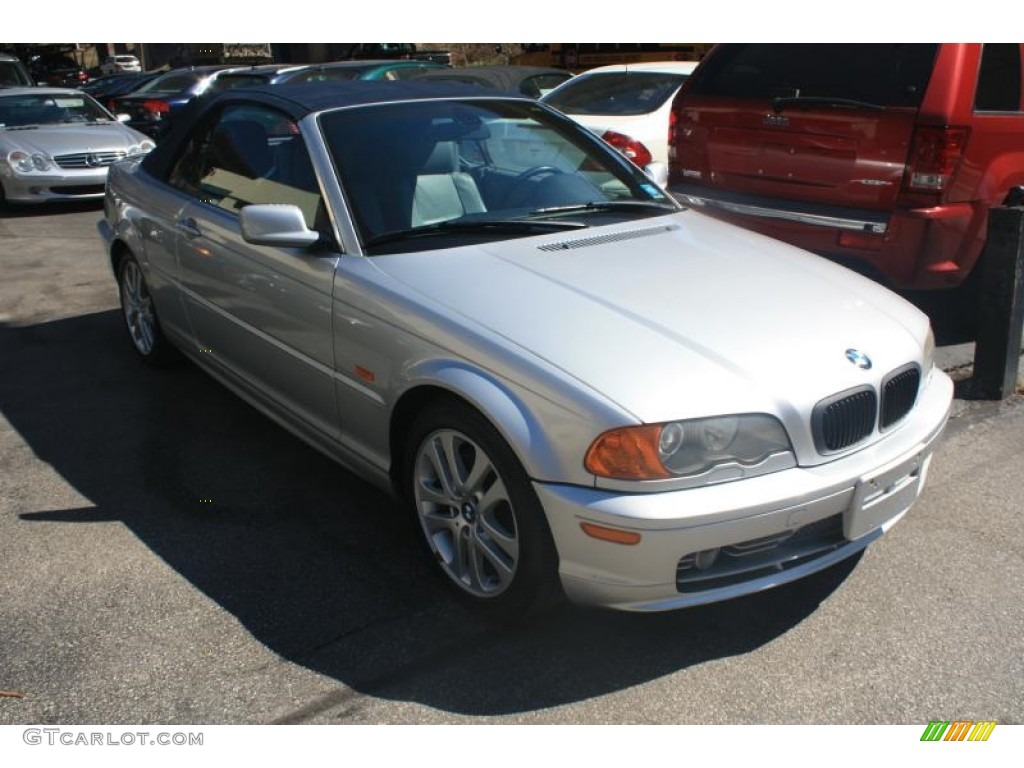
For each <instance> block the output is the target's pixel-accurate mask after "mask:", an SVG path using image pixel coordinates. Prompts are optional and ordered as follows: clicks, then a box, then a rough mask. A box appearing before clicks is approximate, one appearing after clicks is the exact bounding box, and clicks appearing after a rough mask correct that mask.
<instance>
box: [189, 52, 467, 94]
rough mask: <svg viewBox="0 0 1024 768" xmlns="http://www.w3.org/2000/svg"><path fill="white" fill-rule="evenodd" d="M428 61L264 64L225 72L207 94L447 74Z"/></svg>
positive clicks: (444, 68)
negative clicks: (438, 71)
mask: <svg viewBox="0 0 1024 768" xmlns="http://www.w3.org/2000/svg"><path fill="white" fill-rule="evenodd" d="M446 69H448V67H447V66H445V65H444V64H436V63H434V62H431V61H412V60H405V59H403V60H399V61H333V62H328V63H326V64H263V65H260V66H255V67H245V68H243V69H236V70H234V71H232V72H225V73H224V74H223V75H221V76H220V77H218V78H217V80H216V82H214V83H213V85H211V86H210V89H209V91H208V92H209V93H217V92H220V91H228V90H231V89H233V88H242V87H248V86H253V85H279V84H282V83H321V82H326V81H328V80H408V79H409V78H412V77H416V76H417V75H420V74H422V73H424V72H431V71H435V70H446Z"/></svg>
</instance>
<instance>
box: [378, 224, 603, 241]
mask: <svg viewBox="0 0 1024 768" xmlns="http://www.w3.org/2000/svg"><path fill="white" fill-rule="evenodd" d="M586 226H587V225H586V224H583V223H582V222H578V221H536V220H532V219H450V220H448V221H439V222H437V223H436V224H425V225H423V226H421V227H410V228H409V229H399V230H395V231H393V232H384V233H383V234H380V235H376V236H374V237H371V238H370V239H369V240H367V241H366V242H365V243H364V245H365V246H366V247H367V248H372V247H373V246H375V245H382V244H384V243H393V242H397V241H399V240H409V239H412V238H416V237H430V236H431V235H440V234H450V233H452V232H468V233H481V234H492V233H493V234H502V233H505V232H511V233H524V232H532V231H536V230H539V229H540V230H544V229H549V230H561V229H584V228H586Z"/></svg>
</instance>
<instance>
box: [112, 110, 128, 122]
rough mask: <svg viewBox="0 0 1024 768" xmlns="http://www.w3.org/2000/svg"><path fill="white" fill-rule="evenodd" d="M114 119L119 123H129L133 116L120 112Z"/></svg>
mask: <svg viewBox="0 0 1024 768" xmlns="http://www.w3.org/2000/svg"><path fill="white" fill-rule="evenodd" d="M114 117H116V118H117V122H119V123H127V122H128V121H129V120H131V119H132V116H131V115H126V114H125V113H124V112H118V113H117V114H116V115H114Z"/></svg>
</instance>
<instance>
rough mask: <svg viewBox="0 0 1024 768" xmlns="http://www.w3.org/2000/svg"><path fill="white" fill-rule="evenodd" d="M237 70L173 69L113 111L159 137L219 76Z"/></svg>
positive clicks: (119, 101)
mask: <svg viewBox="0 0 1024 768" xmlns="http://www.w3.org/2000/svg"><path fill="white" fill-rule="evenodd" d="M229 69H233V67H228V66H223V65H211V66H205V67H185V68H182V69H172V70H171V71H170V72H165V73H163V74H162V75H160V77H157V78H155V79H153V80H150V81H149V82H148V83H146V84H145V85H144V86H142V87H141V88H139V89H138V90H136V91H133V92H132V93H129V94H127V95H125V96H121V97H118V98H115V99H114V103H113V105H112V106H111V109H112V111H113V112H115V113H117V114H126V115H128V116H129V120H128V125H129V126H131V127H132V128H134V129H135V130H137V131H142V132H143V133H145V134H147V135H149V136H153V137H158V136H160V135H162V134H163V133H165V132H166V131H167V126H168V123H169V122H170V120H171V118H172V117H173V116H174V114H175V113H176V112H177V111H178V110H179V109H181V108H182V107H183V106H185V105H186V104H188V103H189V102H190V101H192V99H194V98H195V97H196V96H201V95H202V94H204V93H205V92H206V91H207V89H208V88H209V87H210V86H211V85H212V84H213V82H214V80H215V79H216V78H217V76H218V75H219V74H220V73H222V72H226V71H227V70H229Z"/></svg>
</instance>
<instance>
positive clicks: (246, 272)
mask: <svg viewBox="0 0 1024 768" xmlns="http://www.w3.org/2000/svg"><path fill="white" fill-rule="evenodd" d="M100 230H101V233H102V235H103V238H104V241H105V246H106V254H107V257H108V258H109V260H110V264H111V267H112V269H113V273H114V275H115V276H116V279H117V282H118V285H119V287H120V295H121V304H122V308H123V316H124V323H125V328H126V329H127V336H128V338H129V339H130V340H131V344H132V345H133V347H134V349H135V351H136V352H137V353H138V355H139V356H140V357H141V358H142V360H143V361H144V362H146V363H150V364H153V365H162V364H164V363H166V362H167V361H168V360H170V359H172V358H173V357H174V356H175V355H176V354H181V353H183V354H184V355H185V356H187V357H188V358H190V359H192V360H193V361H194V362H195V363H196V364H198V365H199V366H201V367H202V368H203V369H205V370H206V371H208V372H209V373H210V374H211V375H213V376H214V377H215V378H217V379H219V380H220V381H221V382H223V383H224V384H225V385H226V386H228V387H230V388H231V389H232V390H234V391H235V392H237V393H238V394H239V395H240V396H241V397H243V398H245V399H246V400H248V401H249V402H250V403H252V404H253V405H254V406H255V407H257V408H258V409H260V410H261V411H263V412H264V413H266V414H267V415H268V416H270V417H271V418H273V419H275V420H276V421H277V422H279V423H280V424H282V425H283V426H285V427H286V428H288V429H289V430H291V431H292V432H294V433H295V434H296V435H298V436H299V437H301V438H303V439H304V440H306V441H308V442H309V443H311V444H312V445H314V446H316V447H317V448H319V449H320V450H322V451H323V452H325V453H327V454H329V455H330V456H332V457H334V458H335V459H336V460H337V461H339V462H340V463H342V464H343V465H345V466H346V467H348V468H350V469H352V470H353V471H356V472H358V473H359V474H361V475H363V476H365V477H367V478H370V479H372V480H373V481H375V482H376V483H378V484H379V485H380V486H382V487H385V488H388V489H391V490H393V491H394V492H395V493H396V495H397V496H398V497H400V498H401V499H403V500H404V501H405V502H406V503H407V504H408V505H409V508H410V509H411V511H412V513H413V515H414V517H415V519H416V521H417V524H418V527H419V529H420V530H421V531H422V534H423V541H424V543H425V545H426V546H427V547H428V548H429V550H430V552H431V553H432V555H433V557H434V559H435V560H436V563H437V568H438V572H439V574H442V575H443V578H444V580H446V581H447V582H448V583H449V584H450V585H451V586H452V587H453V589H454V591H455V592H456V593H457V594H458V595H461V596H462V597H464V598H465V599H466V600H468V601H469V602H470V603H473V604H475V605H476V606H477V607H479V608H480V609H482V610H484V611H488V612H496V613H500V614H506V615H518V614H521V613H522V612H524V611H527V610H530V609H532V608H534V607H536V606H538V605H543V604H546V603H548V602H549V601H550V600H551V599H552V598H557V597H558V596H560V595H562V594H564V595H567V596H568V597H569V598H570V599H572V600H574V601H576V602H580V603H586V604H592V605H599V606H606V607H612V608H618V609H625V610H633V611H660V610H668V609H675V608H681V607H685V606H692V605H697V604H701V603H707V602H711V601H717V600H724V599H728V598H732V597H736V596H739V595H745V594H749V593H753V592H756V591H759V590H763V589H766V588H769V587H773V586H776V585H779V584H782V583H785V582H789V581H792V580H795V579H798V578H801V577H804V576H807V575H808V574H811V573H814V572H816V571H819V570H821V569H823V568H826V567H828V566H830V565H832V564H834V563H836V562H838V561H840V560H842V559H844V558H847V557H850V556H851V555H853V554H854V553H857V552H859V551H860V550H862V549H863V548H864V547H866V546H867V545H868V544H870V543H871V542H872V541H874V540H875V539H877V538H878V537H879V536H881V535H882V533H883V532H885V531H887V530H888V529H889V528H890V527H891V526H892V525H893V524H894V523H896V522H897V521H898V520H899V519H900V518H901V517H902V516H903V515H904V514H905V513H906V512H907V511H908V509H909V508H910V507H911V505H912V504H913V503H914V501H915V500H916V499H917V498H918V496H919V494H920V493H921V490H922V487H923V485H924V482H925V476H926V473H927V470H928V466H929V461H930V459H931V456H932V452H933V450H934V448H935V445H936V441H937V440H938V439H939V436H940V434H941V432H942V430H943V427H944V425H945V423H946V419H947V415H948V412H949V408H950V403H951V398H952V384H951V382H950V380H949V378H948V377H947V376H946V375H945V374H944V373H942V371H940V370H938V369H936V368H935V366H934V364H933V359H932V358H933V347H934V342H933V338H932V334H931V330H930V327H929V323H928V319H927V317H925V316H924V315H923V314H922V313H921V312H919V311H918V310H917V309H915V308H914V307H913V306H911V305H909V304H908V303H906V302H905V301H903V300H902V299H900V298H899V297H897V296H896V295H894V294H892V293H890V292H888V291H887V290H885V289H883V288H881V287H879V286H878V285H876V284H874V283H872V282H870V281H868V280H866V279H864V278H862V277H859V276H858V275H855V274H853V273H851V272H849V271H846V270H845V269H843V268H841V267H838V266H836V265H834V264H832V263H829V262H827V261H825V260H823V259H820V258H818V257H816V256H812V255H810V254H807V253H805V252H803V251H800V250H797V249H795V248H792V247H790V246H788V245H784V244H782V243H779V242H776V241H773V240H770V239H767V238H765V237H762V236H759V235H756V234H753V233H750V232H747V231H744V230H741V229H738V228H734V227H731V226H729V225H726V224H723V223H721V222H718V221H715V220H714V219H710V218H707V217H705V216H703V215H701V214H700V213H699V212H697V211H695V210H688V209H686V208H683V207H681V206H680V205H679V204H677V203H676V202H675V201H673V200H672V199H671V198H669V197H668V196H667V195H666V194H665V193H664V192H663V191H662V190H661V189H660V188H659V187H658V186H656V185H655V184H653V183H652V182H651V180H650V179H649V178H648V177H647V176H645V175H644V174H643V173H642V172H641V171H640V170H639V169H638V168H636V167H635V166H633V165H632V164H631V163H630V162H629V161H628V160H626V159H625V158H623V157H622V156H621V155H620V154H619V153H617V152H615V151H614V150H613V149H611V148H609V147H608V146H606V145H605V144H604V143H603V142H602V141H601V140H600V139H598V138H597V137H596V136H594V135H593V134H591V133H589V132H588V131H586V130H584V129H582V128H580V127H579V126H577V125H576V124H574V123H573V122H571V121H570V120H569V119H568V118H566V117H564V116H562V115H560V114H559V113H557V112H554V111H552V110H551V109H549V108H548V107H546V106H544V105H540V104H537V103H536V102H534V101H532V100H528V99H525V98H517V97H514V96H508V95H503V94H498V93H494V94H490V93H488V92H486V91H481V90H479V89H464V88H462V87H460V86H457V85H447V84H428V83H416V82H415V81H413V82H408V83H385V84H375V83H336V84H331V85H330V86H329V87H324V86H295V87H277V88H262V89H252V90H234V91H229V92H227V93H224V94H221V95H219V96H217V97H215V98H213V99H210V100H209V101H207V102H205V103H199V104H197V105H195V106H194V107H193V108H191V109H190V110H189V112H188V113H186V114H183V115H182V118H181V120H180V121H179V122H178V123H177V124H176V128H175V130H174V131H173V132H172V134H171V135H169V136H168V137H167V139H166V140H165V141H164V142H162V143H161V144H160V146H159V147H157V149H156V150H154V151H153V152H152V153H151V154H149V155H148V156H147V157H146V158H144V159H141V160H139V161H127V162H123V163H119V164H117V165H115V166H114V167H113V168H112V169H111V173H110V178H109V182H108V184H107V189H106V198H105V220H104V221H103V222H101V223H100ZM168 407H175V406H174V404H168Z"/></svg>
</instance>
